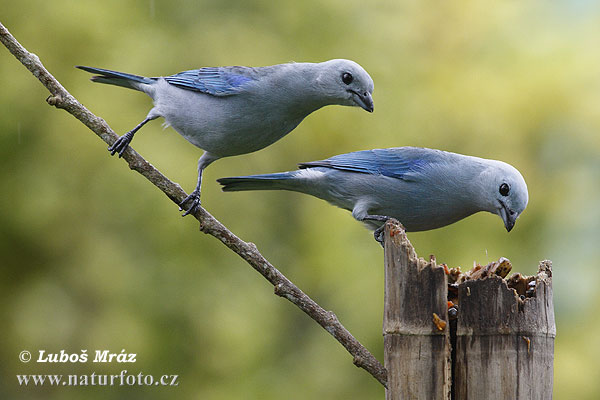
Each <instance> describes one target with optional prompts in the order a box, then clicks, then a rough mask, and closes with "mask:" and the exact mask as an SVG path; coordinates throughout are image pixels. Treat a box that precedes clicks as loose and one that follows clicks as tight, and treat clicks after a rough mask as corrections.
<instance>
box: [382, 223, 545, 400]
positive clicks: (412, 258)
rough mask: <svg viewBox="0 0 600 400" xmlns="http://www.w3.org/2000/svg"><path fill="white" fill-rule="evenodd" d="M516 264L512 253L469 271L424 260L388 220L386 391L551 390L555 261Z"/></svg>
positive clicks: (512, 393) (408, 394)
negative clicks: (532, 267) (531, 267)
mask: <svg viewBox="0 0 600 400" xmlns="http://www.w3.org/2000/svg"><path fill="white" fill-rule="evenodd" d="M511 270H512V265H511V263H510V261H509V260H508V259H507V258H500V259H499V260H498V261H494V262H491V263H489V264H487V265H483V266H482V265H479V264H477V263H475V265H474V266H473V268H472V269H470V270H469V271H466V272H462V271H461V269H460V267H456V268H448V266H447V265H445V264H442V265H437V264H436V260H435V257H433V256H431V257H430V259H429V261H425V260H424V259H422V258H419V257H418V256H417V254H416V252H415V250H414V248H413V247H412V245H411V244H410V242H409V241H408V238H407V237H406V234H405V232H404V230H403V228H402V226H401V225H400V224H399V223H398V222H397V221H393V220H392V221H388V223H387V224H386V231H385V271H386V273H385V276H386V282H385V305H384V323H383V328H384V329H383V331H384V332H383V333H384V345H385V346H384V352H385V367H386V368H387V371H388V389H387V390H386V399H388V400H389V399H409V398H410V399H448V400H450V399H452V400H454V399H489V400H495V399H511V400H514V399H517V400H519V399H550V398H552V379H553V357H554V336H555V335H556V327H555V323H554V309H553V305H552V263H551V262H550V261H542V262H541V263H540V266H539V269H538V273H537V274H536V275H535V276H523V275H521V274H519V273H513V274H512V275H510V276H509V273H510V272H511ZM508 276H509V277H508ZM459 307H460V308H459Z"/></svg>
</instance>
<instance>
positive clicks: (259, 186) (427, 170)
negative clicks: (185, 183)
mask: <svg viewBox="0 0 600 400" xmlns="http://www.w3.org/2000/svg"><path fill="white" fill-rule="evenodd" d="M299 167H300V170H298V171H290V172H281V173H275V174H266V175H250V176H240V177H232V178H221V179H219V180H218V182H219V183H220V184H222V185H223V188H222V189H223V191H226V192H233V191H242V190H291V191H296V192H301V193H306V194H310V195H313V196H315V197H318V198H320V199H323V200H326V201H328V202H329V203H331V204H333V205H336V206H338V207H341V208H343V209H346V210H348V211H352V215H353V216H354V218H356V219H357V220H358V221H362V222H365V223H366V224H367V225H368V226H369V227H371V228H372V229H375V228H377V229H376V231H375V239H376V240H378V241H381V237H380V234H381V232H382V228H383V226H382V223H385V221H386V220H388V219H389V218H390V217H393V218H396V219H398V220H399V221H400V222H401V223H402V224H403V225H404V227H405V229H406V230H407V231H425V230H429V229H436V228H440V227H442V226H445V225H449V224H452V223H454V222H456V221H458V220H461V219H463V218H465V217H468V216H469V215H471V214H474V213H476V212H478V211H489V212H491V213H492V214H497V215H499V216H500V218H502V220H503V221H504V226H505V227H506V230H507V231H509V232H510V230H511V229H512V228H513V226H514V225H515V221H516V219H517V218H518V217H519V215H520V214H521V213H522V212H523V210H524V209H525V207H526V206H527V201H528V197H529V196H528V193H527V185H526V184H525V180H524V179H523V177H522V176H521V174H520V173H519V171H517V170H516V169H515V168H514V167H512V166H510V165H508V164H506V163H504V162H501V161H496V160H487V159H483V158H477V157H471V156H464V155H461V154H456V153H449V152H446V151H441V150H432V149H425V148H418V147H397V148H390V149H376V150H366V151H358V152H354V153H348V154H341V155H338V156H334V157H331V158H328V159H327V160H322V161H313V162H307V163H302V164H300V165H299Z"/></svg>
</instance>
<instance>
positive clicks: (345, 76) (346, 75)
mask: <svg viewBox="0 0 600 400" xmlns="http://www.w3.org/2000/svg"><path fill="white" fill-rule="evenodd" d="M353 80H354V77H353V76H352V74H351V73H349V72H344V73H343V74H342V82H344V83H345V84H346V85H349V84H351V83H352V81H353Z"/></svg>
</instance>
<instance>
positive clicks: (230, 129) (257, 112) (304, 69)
mask: <svg viewBox="0 0 600 400" xmlns="http://www.w3.org/2000/svg"><path fill="white" fill-rule="evenodd" d="M77 68H80V69H83V70H85V71H88V72H92V73H95V74H98V75H97V76H94V77H92V81H94V82H100V83H108V84H111V85H116V86H123V87H126V88H129V89H135V90H139V91H141V92H144V93H146V94H147V95H148V96H150V97H151V98H152V100H153V102H154V107H153V108H152V109H151V110H150V112H149V113H148V116H147V117H146V118H145V119H144V120H143V121H142V122H141V123H140V124H139V125H137V126H136V127H135V128H133V129H132V130H131V131H129V132H127V133H126V134H124V135H123V136H121V137H120V138H119V139H118V140H117V141H115V143H113V145H112V146H110V147H109V148H108V149H109V151H110V152H111V155H114V154H115V153H119V157H121V156H122V155H123V153H124V152H125V150H126V149H127V146H128V145H129V143H130V142H131V140H132V139H133V135H134V134H135V133H136V132H137V131H138V130H139V129H140V128H141V127H142V126H144V124H146V123H147V122H148V121H151V120H153V119H156V118H158V117H163V118H164V119H165V122H166V125H167V126H172V127H173V128H174V129H175V130H176V131H177V132H178V133H179V134H181V136H183V137H184V138H185V139H186V140H187V141H189V142H190V143H192V144H193V145H195V146H198V147H200V148H201V149H203V150H205V152H204V154H203V155H202V157H200V159H199V160H198V183H197V185H196V188H195V189H194V191H193V192H192V193H191V194H190V195H189V196H188V197H187V198H186V199H185V200H183V202H181V203H180V207H183V206H184V204H186V203H187V202H189V201H191V205H190V207H189V209H188V210H187V211H186V212H185V213H184V214H183V215H184V216H185V215H187V214H189V213H194V212H195V211H196V210H197V209H198V207H199V206H200V187H201V182H202V171H203V170H204V168H206V167H207V166H208V165H209V164H210V163H212V162H213V161H215V160H218V159H219V158H222V157H228V156H235V155H239V154H245V153H251V152H253V151H256V150H260V149H262V148H264V147H266V146H268V145H270V144H272V143H274V142H276V141H277V140H279V139H281V138H282V137H283V136H285V135H286V134H288V133H289V132H291V131H292V130H293V129H294V128H295V127H296V126H297V125H298V124H299V123H300V122H301V121H302V120H303V119H304V118H305V117H306V116H307V115H309V114H310V113H312V112H313V111H316V110H318V109H319V108H321V107H324V106H327V105H333V104H339V105H345V106H359V107H362V108H363V109H365V110H367V111H369V112H373V98H372V97H371V95H372V93H373V80H372V79H371V77H370V76H369V74H368V73H367V72H366V71H365V70H364V69H363V68H362V67H361V66H360V65H358V64H357V63H355V62H354V61H349V60H330V61H325V62H322V63H289V64H280V65H273V66H268V67H257V68H250V67H237V66H236V67H208V68H200V69H195V70H190V71H184V72H180V73H178V74H175V75H171V76H166V77H158V78H146V77H143V76H137V75H131V74H126V73H122V72H116V71H110V70H106V69H100V68H91V67H83V66H77Z"/></svg>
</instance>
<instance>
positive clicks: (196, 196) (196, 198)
mask: <svg viewBox="0 0 600 400" xmlns="http://www.w3.org/2000/svg"><path fill="white" fill-rule="evenodd" d="M190 200H191V201H192V204H191V205H190V208H188V209H187V211H186V212H184V213H183V214H182V215H181V216H182V217H185V216H186V215H188V214H195V213H196V212H197V211H198V210H199V209H200V205H201V203H200V192H198V191H196V190H194V191H193V192H192V193H190V195H189V196H188V197H186V198H185V199H183V201H182V202H181V203H179V211H183V206H184V205H185V204H186V203H187V202H188V201H190Z"/></svg>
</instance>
